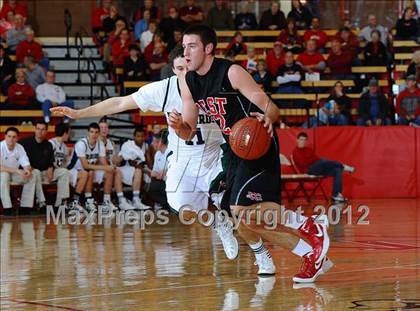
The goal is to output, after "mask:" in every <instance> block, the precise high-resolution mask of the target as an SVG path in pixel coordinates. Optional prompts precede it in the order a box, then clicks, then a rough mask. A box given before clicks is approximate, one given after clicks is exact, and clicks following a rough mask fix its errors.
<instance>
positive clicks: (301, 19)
mask: <svg viewBox="0 0 420 311" xmlns="http://www.w3.org/2000/svg"><path fill="white" fill-rule="evenodd" d="M287 18H293V19H294V20H295V21H296V26H297V29H308V28H309V25H310V24H311V20H312V13H311V11H309V10H308V8H307V7H306V6H304V5H303V4H302V3H301V2H300V0H292V10H291V11H290V12H289V14H287Z"/></svg>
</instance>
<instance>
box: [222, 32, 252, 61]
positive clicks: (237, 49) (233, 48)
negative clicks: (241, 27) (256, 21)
mask: <svg viewBox="0 0 420 311" xmlns="http://www.w3.org/2000/svg"><path fill="white" fill-rule="evenodd" d="M246 50H247V46H246V44H245V43H244V41H243V37H242V33H241V32H240V31H237V32H235V34H234V35H233V39H232V41H230V43H229V45H228V46H227V48H226V54H232V55H233V56H236V55H238V54H245V53H246Z"/></svg>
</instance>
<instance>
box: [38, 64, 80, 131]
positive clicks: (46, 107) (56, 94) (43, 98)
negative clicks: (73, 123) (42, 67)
mask: <svg viewBox="0 0 420 311" xmlns="http://www.w3.org/2000/svg"><path fill="white" fill-rule="evenodd" d="M45 79H46V82H45V83H43V84H40V85H38V86H37V88H36V89H35V92H36V99H37V100H38V101H39V102H40V103H41V105H42V111H44V120H45V123H50V117H51V112H50V108H51V107H57V106H65V107H70V108H74V102H73V101H72V100H66V93H64V90H63V89H62V88H61V86H58V85H56V84H54V83H55V73H54V71H52V70H48V71H47V74H46V76H45ZM65 120H66V121H68V119H67V118H66V119H65Z"/></svg>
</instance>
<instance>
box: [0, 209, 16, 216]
mask: <svg viewBox="0 0 420 311" xmlns="http://www.w3.org/2000/svg"><path fill="white" fill-rule="evenodd" d="M3 216H16V210H15V209H13V208H3Z"/></svg>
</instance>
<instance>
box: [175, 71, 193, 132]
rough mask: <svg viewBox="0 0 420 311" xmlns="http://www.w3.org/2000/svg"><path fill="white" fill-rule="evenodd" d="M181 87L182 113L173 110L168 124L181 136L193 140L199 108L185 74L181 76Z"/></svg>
mask: <svg viewBox="0 0 420 311" xmlns="http://www.w3.org/2000/svg"><path fill="white" fill-rule="evenodd" d="M179 87H180V89H181V98H182V114H180V113H179V112H177V111H172V112H171V113H170V115H169V119H168V124H169V126H170V127H172V128H173V129H174V130H175V132H176V134H177V135H178V136H179V137H180V138H182V139H184V140H191V139H192V138H193V137H194V135H195V131H196V128H197V118H198V108H197V106H196V105H195V104H194V99H193V97H192V94H191V92H190V89H189V88H188V85H187V82H186V81H185V76H183V77H179Z"/></svg>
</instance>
